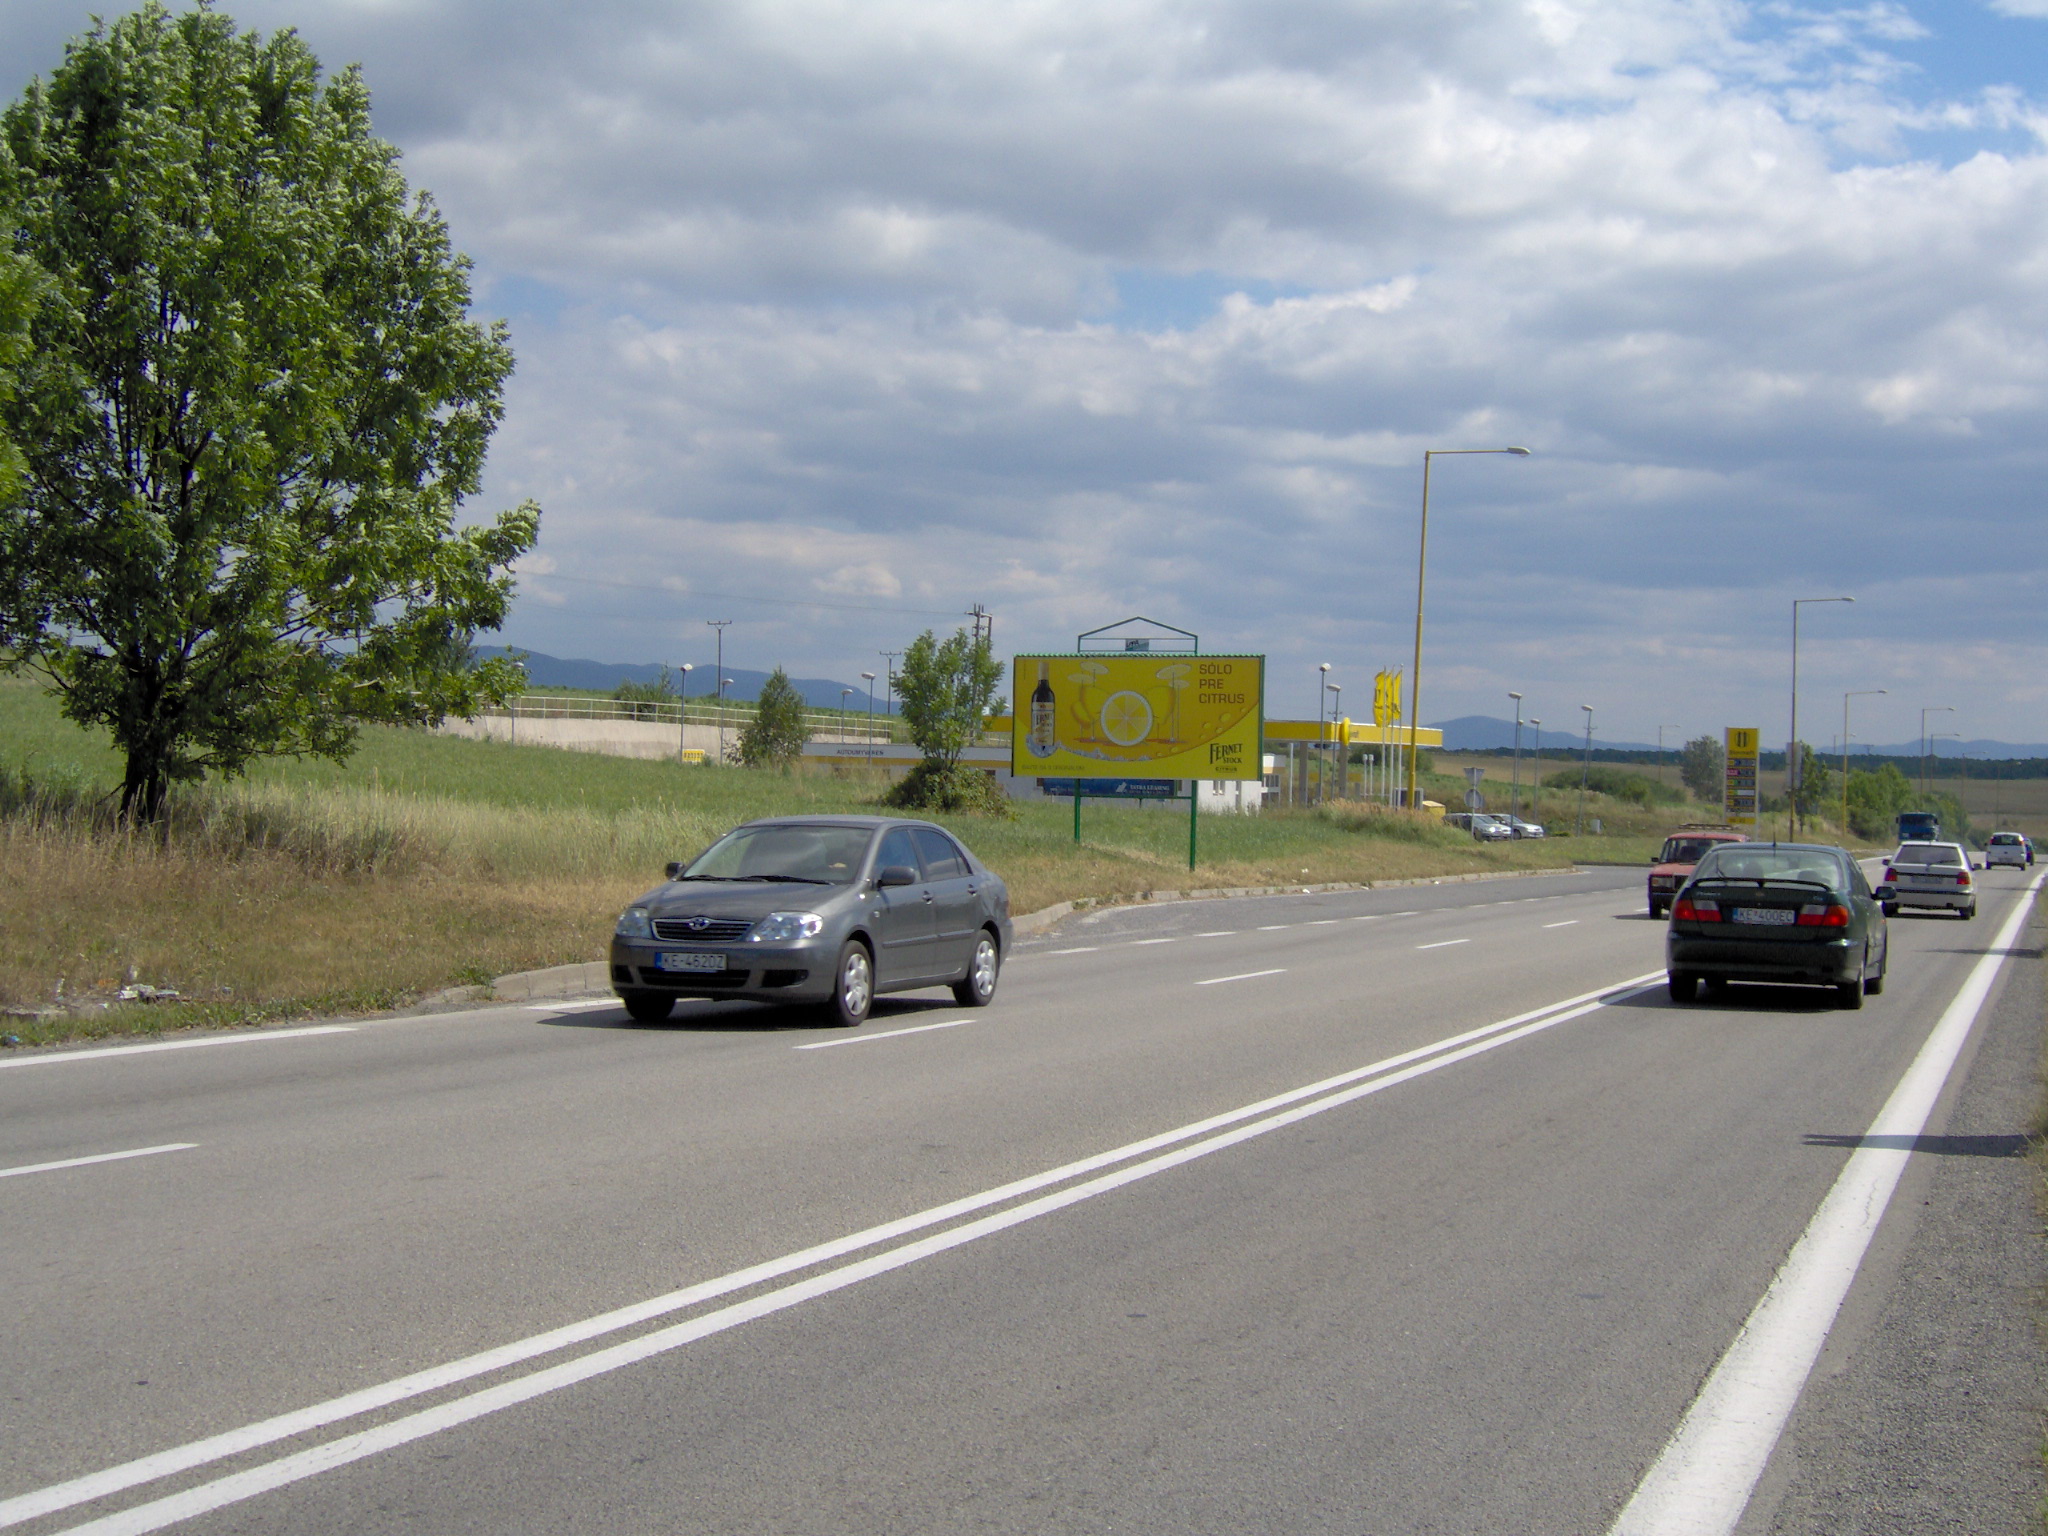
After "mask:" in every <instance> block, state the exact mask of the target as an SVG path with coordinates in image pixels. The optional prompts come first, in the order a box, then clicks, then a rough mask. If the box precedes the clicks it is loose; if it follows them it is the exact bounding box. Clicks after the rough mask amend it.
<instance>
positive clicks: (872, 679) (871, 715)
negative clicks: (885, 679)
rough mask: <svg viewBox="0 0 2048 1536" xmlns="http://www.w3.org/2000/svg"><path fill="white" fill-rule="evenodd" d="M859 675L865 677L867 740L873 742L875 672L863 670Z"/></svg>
mask: <svg viewBox="0 0 2048 1536" xmlns="http://www.w3.org/2000/svg"><path fill="white" fill-rule="evenodd" d="M861 676H862V677H864V678H866V679H867V684H868V741H869V742H870V743H873V741H874V739H875V674H874V673H872V672H863V673H861Z"/></svg>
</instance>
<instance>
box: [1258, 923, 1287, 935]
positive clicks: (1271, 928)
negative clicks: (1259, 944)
mask: <svg viewBox="0 0 2048 1536" xmlns="http://www.w3.org/2000/svg"><path fill="white" fill-rule="evenodd" d="M1293 926H1294V924H1292V923H1261V924H1260V925H1259V932H1261V933H1278V932H1279V931H1280V930H1281V929H1282V928H1292V927H1293Z"/></svg>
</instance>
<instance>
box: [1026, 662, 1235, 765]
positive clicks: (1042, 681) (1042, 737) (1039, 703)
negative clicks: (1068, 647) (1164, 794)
mask: <svg viewBox="0 0 2048 1536" xmlns="http://www.w3.org/2000/svg"><path fill="white" fill-rule="evenodd" d="M1265 662H1266V659H1265V657H1263V656H1201V655H1194V654H1188V655H1181V656H1175V655H1173V654H1171V653H1165V654H1162V653H1161V652H1158V651H1153V652H1150V653H1149V654H1148V653H1146V652H1143V651H1135V652H1121V653H1117V652H1112V653H1106V654H1105V653H1102V652H1096V653H1092V654H1091V653H1081V654H1076V655H1066V656H1044V655H1041V656H1019V657H1017V658H1016V659H1015V661H1014V663H1013V667H1014V671H1013V673H1012V677H1011V684H1012V689H1013V691H1012V693H1011V697H1012V698H1014V699H1015V700H1016V701H1017V709H1016V712H1015V714H1014V715H1013V716H1012V719H1011V726H1010V761H1011V769H1010V771H1011V772H1012V773H1016V774H1019V775H1025V774H1028V775H1031V776H1034V777H1036V776H1039V775H1046V776H1052V777H1058V778H1085V779H1122V778H1127V777H1130V776H1132V775H1134V774H1138V773H1143V774H1145V775H1146V776H1148V777H1151V776H1154V775H1156V776H1158V777H1160V778H1176V779H1256V778H1258V777H1259V776H1260V772H1261V770H1260V764H1259V750H1260V748H1259V741H1260V736H1261V733H1262V730H1263V727H1264V724H1265V695H1264V683H1265Z"/></svg>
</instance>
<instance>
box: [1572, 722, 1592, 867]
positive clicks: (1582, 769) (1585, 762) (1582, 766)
mask: <svg viewBox="0 0 2048 1536" xmlns="http://www.w3.org/2000/svg"><path fill="white" fill-rule="evenodd" d="M1579 708H1581V709H1583V710H1584V711H1585V712H1586V755H1585V756H1584V757H1583V758H1581V759H1580V760H1579V814H1578V817H1577V819H1575V820H1574V821H1573V822H1572V836H1574V837H1577V836H1578V835H1579V834H1580V833H1581V832H1583V831H1585V830H1586V779H1587V776H1588V775H1590V774H1591V773H1592V771H1593V706H1592V705H1590V704H1581V705H1580V706H1579ZM1565 772H1567V773H1569V772H1571V770H1570V769H1569V768H1567V769H1566V770H1565ZM1565 782H1566V783H1567V784H1569V783H1570V782H1571V780H1569V779H1567V780H1565Z"/></svg>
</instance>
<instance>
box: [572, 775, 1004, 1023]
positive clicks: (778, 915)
mask: <svg viewBox="0 0 2048 1536" xmlns="http://www.w3.org/2000/svg"><path fill="white" fill-rule="evenodd" d="M1010 938H1011V928H1010V893H1009V891H1008V889H1007V888H1006V887H1005V886H1004V884H1003V882H1002V880H1001V878H1000V877H998V876H997V875H996V874H995V873H994V872H993V871H991V870H990V869H989V868H988V866H987V865H985V864H983V863H982V862H981V861H980V860H979V859H977V858H975V856H974V855H973V854H971V853H969V852H968V851H967V849H966V847H965V846H963V845H962V844H961V843H960V841H959V840H958V839H956V838H955V837H954V836H953V835H952V834H951V833H950V832H948V831H946V829H945V828H943V827H937V826H933V825H932V824H931V823H930V822H926V821H902V820H898V819H896V818H894V817H888V816H789V817H777V818H774V819H772V820H767V821H750V822H748V823H746V824H745V825H744V826H740V827H735V828H734V829H733V830H732V831H730V832H728V833H727V834H726V835H725V836H724V837H721V838H720V839H719V840H718V841H717V842H715V843H713V844H712V845H711V846H710V847H709V848H707V849H706V850H705V851H704V852H703V853H701V854H699V855H698V856H697V857H696V858H695V859H692V860H691V861H690V862H689V863H688V864H687V865H684V864H671V865H670V866H669V867H668V879H667V880H666V881H665V882H664V883H663V884H661V885H658V886H656V887H655V888H654V889H653V890H651V891H649V892H648V893H647V894H646V895H644V896H642V897H641V898H640V899H639V900H638V901H636V902H634V903H633V905H632V906H630V907H628V908H627V909H626V910H625V911H624V912H623V913H621V914H620V915H619V921H618V925H617V928H616V930H615V931H614V933H613V935H612V953H611V969H612V986H613V988H614V990H616V991H617V992H618V994H619V998H620V1000H621V1001H622V1002H624V1003H625V1005H626V1011H627V1012H628V1013H630V1014H632V1016H633V1017H634V1018H636V1019H639V1020H641V1021H642V1022H646V1023H652V1022H654V1021H656V1020H660V1019H665V1018H667V1017H668V1014H669V1010H670V1008H671V1006H672V1005H673V1004H674V1002H675V1000H676V999H677V998H679V997H731V998H743V999H746V1000H748V1001H751V1002H760V1003H802V1004H808V1005H811V1006H813V1007H815V1008H817V1009H818V1010H819V1011H820V1012H821V1013H822V1014H823V1015H824V1017H825V1019H826V1021H827V1022H829V1023H834V1024H840V1025H848V1026H851V1025H857V1024H859V1023H860V1022H861V1021H862V1020H863V1019H865V1018H866V1017H867V1014H868V1008H869V1005H870V1004H871V1003H873V1001H874V999H875V997H876V996H877V995H878V994H879V993H883V992H907V991H913V990H916V989H918V988H922V987H938V986H943V987H950V988H951V989H952V992H953V998H954V1001H956V1002H957V1003H959V1004H960V1005H961V1006H962V1007H965V1008H980V1007H984V1006H986V1005H987V1004H988V1002H989V1000H990V999H992V998H993V997H994V996H995V992H996V979H997V977H998V975H999V974H1000V972H1001V967H1002V961H1003V956H1004V955H1006V954H1008V953H1009V949H1010Z"/></svg>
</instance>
